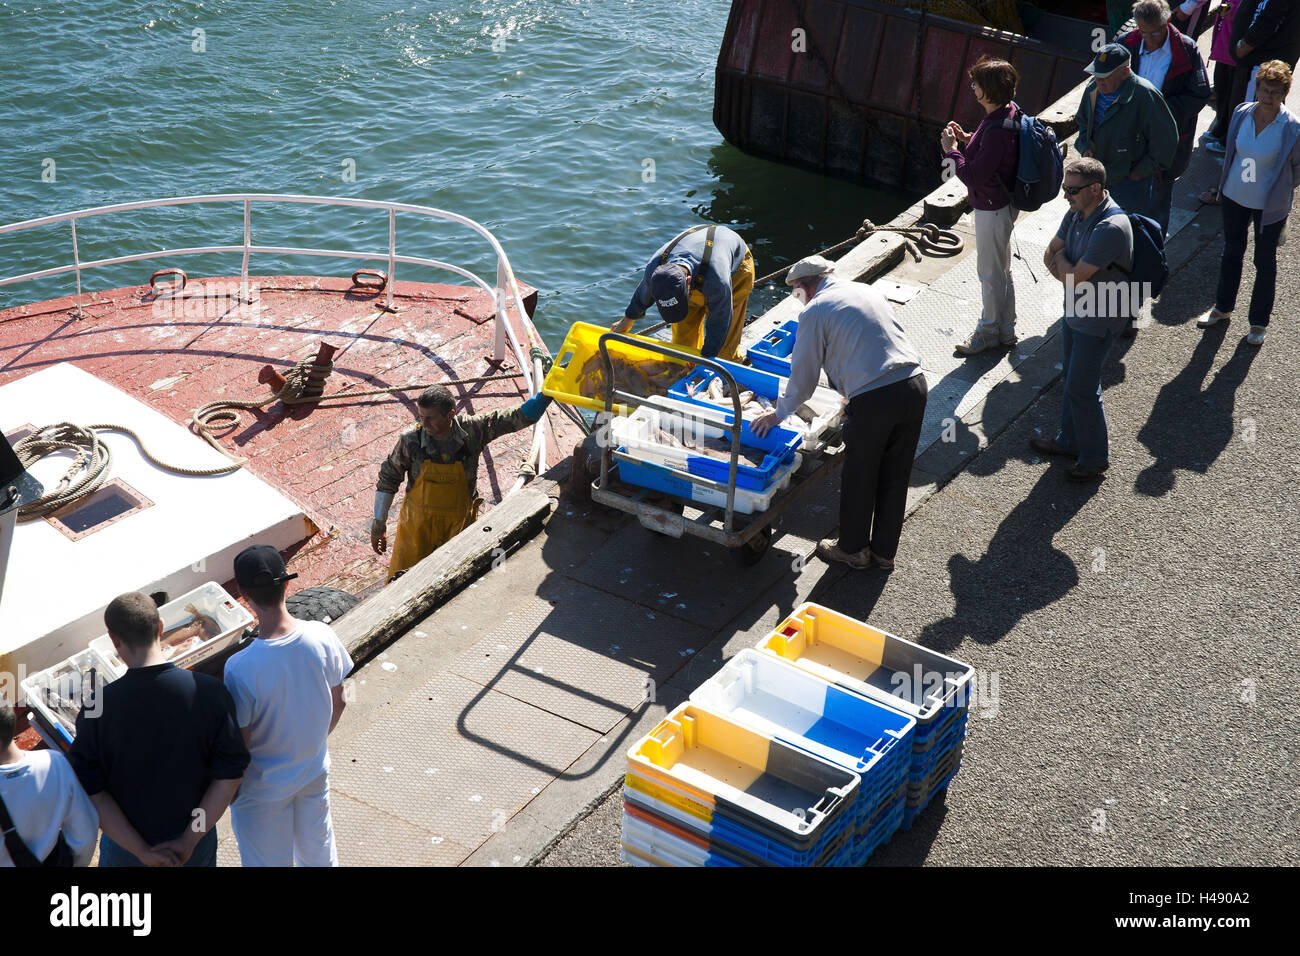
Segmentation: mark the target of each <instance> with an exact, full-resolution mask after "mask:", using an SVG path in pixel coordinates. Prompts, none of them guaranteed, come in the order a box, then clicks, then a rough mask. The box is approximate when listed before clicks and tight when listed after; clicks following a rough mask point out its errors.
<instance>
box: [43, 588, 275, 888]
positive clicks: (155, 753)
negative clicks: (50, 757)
mask: <svg viewBox="0 0 1300 956" xmlns="http://www.w3.org/2000/svg"><path fill="white" fill-rule="evenodd" d="M104 623H105V625H107V627H108V633H109V636H110V637H111V638H112V640H113V646H114V647H115V648H116V649H117V652H118V654H119V655H120V656H121V658H122V660H123V661H125V662H126V664H127V666H128V668H129V669H128V670H127V672H126V673H125V674H124V675H123V676H122V677H120V678H118V679H117V680H116V681H113V682H112V683H111V684H108V685H106V686H105V687H104V688H103V690H101V691H100V693H99V694H98V695H97V696H96V697H95V699H94V700H92V701H91V702H90V703H89V704H87V705H86V706H84V707H83V708H82V711H81V713H80V714H79V715H78V716H77V737H76V739H75V740H74V741H73V742H72V747H71V749H70V750H69V751H68V760H69V761H70V762H71V763H72V767H73V769H74V770H75V771H76V772H77V777H78V779H79V780H80V781H81V785H82V786H83V787H84V788H85V790H86V793H88V794H89V795H90V799H91V802H92V803H94V804H95V808H96V809H97V810H98V811H99V822H100V828H101V829H102V830H103V831H104V835H103V838H102V839H101V840H100V845H99V865H100V866H140V865H145V866H216V862H217V829H216V824H217V820H219V819H220V818H221V816H222V814H224V813H225V812H226V808H227V807H228V806H229V805H230V801H231V800H232V799H234V796H235V793H236V791H237V790H238V789H239V784H240V781H241V780H242V779H243V775H244V768H245V767H247V766H248V761H249V756H248V748H247V747H245V746H244V740H243V737H242V736H241V735H240V733H239V725H238V724H237V723H236V721H235V703H234V701H233V700H232V699H231V696H230V692H229V691H227V690H226V688H225V685H223V684H222V683H221V681H219V680H217V679H216V678H214V677H208V676H207V675H205V674H195V673H192V672H190V671H187V670H182V669H181V668H179V667H177V666H176V665H175V664H169V663H167V660H166V657H165V656H164V652H163V649H162V645H161V644H160V642H159V638H160V637H161V636H162V630H163V624H162V618H161V617H160V616H159V615H158V609H157V607H156V606H155V605H154V603H153V601H152V600H151V599H150V598H149V597H148V596H147V595H144V594H139V593H132V594H123V595H121V596H120V597H117V598H114V599H113V602H112V603H111V604H109V606H108V608H107V609H106V610H105V612H104Z"/></svg>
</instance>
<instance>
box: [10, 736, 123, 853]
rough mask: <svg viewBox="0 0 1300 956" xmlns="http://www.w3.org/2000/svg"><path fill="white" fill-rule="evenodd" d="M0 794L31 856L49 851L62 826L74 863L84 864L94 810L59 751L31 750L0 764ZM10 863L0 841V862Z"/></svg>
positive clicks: (95, 827) (91, 846)
mask: <svg viewBox="0 0 1300 956" xmlns="http://www.w3.org/2000/svg"><path fill="white" fill-rule="evenodd" d="M0 799H3V800H4V802H5V807H6V808H8V810H9V815H10V816H11V817H13V820H14V828H15V829H16V830H17V831H18V835H19V836H20V837H22V840H23V842H24V843H25V844H27V849H29V850H31V851H32V854H33V855H34V856H36V858H37V859H39V860H44V859H45V858H46V857H47V856H49V855H50V854H51V853H52V852H53V851H54V844H55V843H57V842H58V838H59V830H62V831H63V839H64V840H66V841H67V843H68V846H69V848H71V850H72V858H73V863H74V865H76V866H87V865H88V864H89V863H90V858H91V857H93V856H94V855H95V835H96V834H97V833H99V813H98V812H97V811H96V810H95V805H94V804H93V803H91V802H90V797H88V796H86V791H85V790H83V789H81V784H80V783H78V782H77V775H76V774H75V773H73V771H72V765H71V764H70V763H68V758H67V757H65V756H63V754H60V753H55V752H53V751H51V750H33V751H32V752H31V753H29V754H26V755H24V757H23V759H22V760H20V761H18V762H17V763H0ZM13 865H14V862H13V860H11V859H10V858H9V851H8V850H7V849H6V848H5V845H4V842H3V841H0V866H13Z"/></svg>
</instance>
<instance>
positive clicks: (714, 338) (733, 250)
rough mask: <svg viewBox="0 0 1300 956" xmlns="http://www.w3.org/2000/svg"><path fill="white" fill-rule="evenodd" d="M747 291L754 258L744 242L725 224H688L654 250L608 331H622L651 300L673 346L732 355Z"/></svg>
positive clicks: (741, 327)
mask: <svg viewBox="0 0 1300 956" xmlns="http://www.w3.org/2000/svg"><path fill="white" fill-rule="evenodd" d="M753 290H754V256H753V253H751V252H750V251H749V246H747V245H746V244H745V240H744V239H741V238H740V236H739V235H737V234H736V233H735V232H733V231H732V230H730V229H728V228H727V227H726V226H692V227H691V228H690V229H687V230H686V231H685V232H683V233H681V234H680V235H679V236H677V237H676V238H675V239H673V240H672V241H671V242H669V243H668V244H667V245H665V246H661V247H660V248H659V251H658V252H656V253H655V254H654V256H653V257H652V258H651V260H650V262H649V263H648V264H647V265H646V267H645V274H644V276H643V277H642V279H641V284H640V285H638V286H637V287H636V292H634V293H633V294H632V301H631V302H630V303H629V304H628V307H627V310H626V312H624V315H623V318H622V319H620V320H619V321H617V322H615V323H614V325H613V329H614V331H615V332H626V331H628V330H629V329H631V328H632V323H633V322H635V321H636V320H637V319H639V318H641V317H642V316H643V315H645V312H646V309H647V308H649V307H650V305H651V303H653V304H654V305H655V306H656V307H657V308H658V309H659V316H660V318H662V319H663V320H664V321H665V322H667V323H668V324H669V325H671V326H672V327H673V344H674V345H688V346H690V347H692V348H697V349H699V350H700V354H702V355H703V356H704V357H705V358H714V357H715V356H716V357H717V358H721V359H734V358H735V357H736V350H737V349H738V348H739V347H740V333H741V332H742V331H743V330H744V328H745V310H746V308H747V307H748V305H749V294H750V292H752V291H753ZM706 316H707V321H706Z"/></svg>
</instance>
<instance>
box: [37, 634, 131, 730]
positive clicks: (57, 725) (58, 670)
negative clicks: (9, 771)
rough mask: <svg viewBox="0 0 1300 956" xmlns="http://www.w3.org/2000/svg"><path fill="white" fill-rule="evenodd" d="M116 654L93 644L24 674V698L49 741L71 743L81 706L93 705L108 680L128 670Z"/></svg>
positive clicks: (116, 677) (39, 727)
mask: <svg viewBox="0 0 1300 956" xmlns="http://www.w3.org/2000/svg"><path fill="white" fill-rule="evenodd" d="M116 658H117V655H114V659H113V660H110V659H108V658H106V657H105V656H104V655H103V654H101V653H99V651H97V650H95V649H94V648H86V649H85V650H84V651H79V652H77V653H76V654H73V655H72V656H71V657H69V658H68V659H67V660H65V661H63V662H62V663H59V664H55V665H54V666H53V667H49V668H46V669H45V670H43V671H40V672H39V673H36V674H32V675H31V676H29V677H26V678H24V680H23V681H22V685H21V687H22V692H23V699H24V700H25V701H26V703H27V705H28V706H29V707H31V709H32V711H33V713H34V715H35V717H36V718H37V727H38V729H39V730H40V732H41V734H42V736H46V737H47V738H48V742H49V743H51V744H53V745H57V746H60V747H61V748H66V747H67V746H68V745H69V744H71V743H72V740H73V738H74V737H75V736H76V734H77V714H78V713H79V712H80V711H81V708H82V706H83V705H84V706H88V707H89V706H91V705H92V704H93V701H94V698H95V695H96V694H98V693H99V691H100V690H101V689H102V688H103V687H104V685H105V684H109V683H112V682H113V681H115V680H117V679H118V678H119V677H121V676H122V675H123V674H125V673H126V665H125V664H123V663H122V662H121V660H119V659H116Z"/></svg>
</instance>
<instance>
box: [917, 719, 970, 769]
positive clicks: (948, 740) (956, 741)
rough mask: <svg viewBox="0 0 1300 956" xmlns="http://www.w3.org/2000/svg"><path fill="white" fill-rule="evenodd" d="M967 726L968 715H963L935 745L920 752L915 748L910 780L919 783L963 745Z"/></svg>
mask: <svg viewBox="0 0 1300 956" xmlns="http://www.w3.org/2000/svg"><path fill="white" fill-rule="evenodd" d="M966 727H967V717H966V716H963V717H962V719H961V720H959V721H957V722H955V723H953V724H951V725H950V726H949V728H948V731H947V732H946V733H945V734H943V735H942V736H941V737H940V739H939V740H937V741H935V742H934V746H931V747H930V748H929V749H927V750H926V751H924V752H923V753H920V754H918V753H916V751H915V750H913V752H912V761H911V766H910V767H909V768H908V772H907V779H908V782H909V783H919V782H921V781H922V780H924V779H925V778H926V777H928V776H929V775H930V773H931V771H933V770H934V768H935V767H936V766H937V765H938V764H939V763H941V762H942V761H943V759H944V758H945V757H947V756H948V755H949V754H950V753H952V751H953V750H954V749H956V748H957V747H959V746H961V744H962V742H963V741H964V740H965V739H966Z"/></svg>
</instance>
